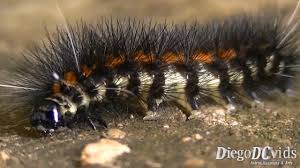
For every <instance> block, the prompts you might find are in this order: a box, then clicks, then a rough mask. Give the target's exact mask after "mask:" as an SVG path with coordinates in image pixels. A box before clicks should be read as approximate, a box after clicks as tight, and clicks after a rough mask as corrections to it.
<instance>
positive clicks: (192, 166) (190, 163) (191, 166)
mask: <svg viewBox="0 0 300 168" xmlns="http://www.w3.org/2000/svg"><path fill="white" fill-rule="evenodd" d="M204 166H205V161H204V160H202V159H196V158H193V159H188V160H186V161H185V162H184V167H186V168H196V167H197V168H199V167H204Z"/></svg>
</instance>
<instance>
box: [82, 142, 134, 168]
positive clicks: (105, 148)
mask: <svg viewBox="0 0 300 168" xmlns="http://www.w3.org/2000/svg"><path fill="white" fill-rule="evenodd" d="M124 153H130V148H129V147H128V146H127V145H123V144H121V143H119V142H117V141H115V140H111V139H101V140H100V141H98V142H96V143H91V144H88V145H86V146H85V147H84V149H83V151H82V152H81V159H80V160H81V165H82V166H91V165H100V166H107V167H111V166H112V165H113V163H114V161H115V159H116V158H117V157H118V156H120V155H122V154H124Z"/></svg>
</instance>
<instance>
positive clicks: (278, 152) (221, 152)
mask: <svg viewBox="0 0 300 168" xmlns="http://www.w3.org/2000/svg"><path fill="white" fill-rule="evenodd" d="M296 158H297V151H296V150H295V149H292V148H290V147H285V148H281V147H279V148H273V147H270V146H266V147H252V149H246V150H245V149H238V150H236V149H232V148H230V147H217V155H216V159H217V160H224V159H235V160H237V161H244V160H245V159H250V160H259V159H262V160H266V161H267V160H274V159H296Z"/></svg>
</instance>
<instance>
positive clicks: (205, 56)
mask: <svg viewBox="0 0 300 168" xmlns="http://www.w3.org/2000/svg"><path fill="white" fill-rule="evenodd" d="M192 59H193V60H194V61H198V62H201V63H205V64H210V63H212V62H213V61H214V59H213V54H212V53H203V52H199V53H197V54H194V55H193V56H192Z"/></svg>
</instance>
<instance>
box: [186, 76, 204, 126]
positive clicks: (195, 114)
mask: <svg viewBox="0 0 300 168" xmlns="http://www.w3.org/2000/svg"><path fill="white" fill-rule="evenodd" d="M198 83H199V77H198V74H197V72H196V71H192V72H190V73H188V74H187V82H186V87H185V94H186V99H187V102H188V103H189V106H190V107H186V108H190V109H191V111H190V112H189V113H185V115H186V116H187V118H188V119H189V120H190V119H197V118H200V115H201V111H200V110H199V108H200V107H199V103H198V102H197V101H196V96H197V95H198V94H199V92H200V88H199V86H198Z"/></svg>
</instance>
